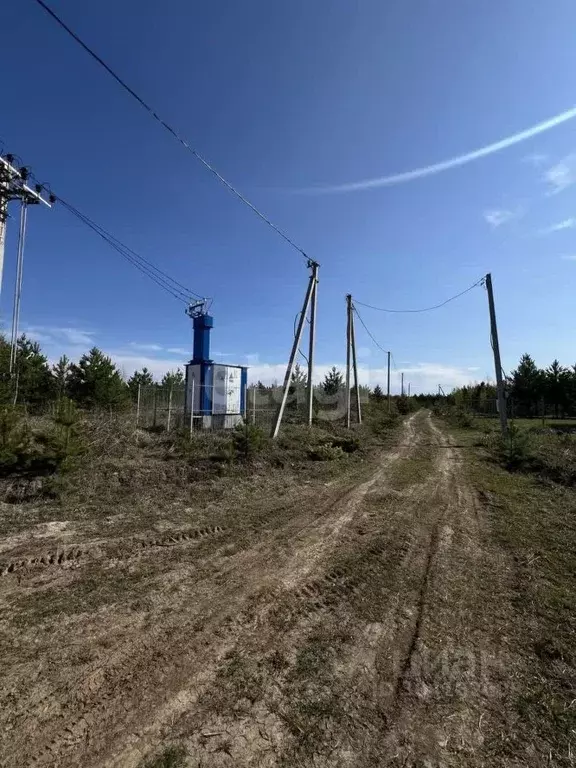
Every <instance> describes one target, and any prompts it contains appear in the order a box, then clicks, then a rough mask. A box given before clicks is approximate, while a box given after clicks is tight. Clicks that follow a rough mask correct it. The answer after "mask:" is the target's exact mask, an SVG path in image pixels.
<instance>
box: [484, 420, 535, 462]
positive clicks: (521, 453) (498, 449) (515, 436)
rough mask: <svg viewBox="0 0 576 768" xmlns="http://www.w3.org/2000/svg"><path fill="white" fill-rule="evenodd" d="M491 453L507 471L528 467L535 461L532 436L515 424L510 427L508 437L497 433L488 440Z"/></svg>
mask: <svg viewBox="0 0 576 768" xmlns="http://www.w3.org/2000/svg"><path fill="white" fill-rule="evenodd" d="M486 445H487V448H488V450H489V452H490V453H491V454H492V456H493V457H494V458H495V459H496V461H498V462H499V463H501V464H503V465H504V466H505V467H506V468H507V469H520V468H522V467H526V466H527V464H528V463H529V462H530V461H531V460H532V459H533V452H532V448H533V446H532V438H531V435H530V434H529V433H528V432H527V431H526V430H523V429H520V428H519V427H517V426H516V425H515V424H514V423H512V424H510V425H509V427H508V432H507V434H506V435H502V434H501V433H497V434H494V435H491V436H489V437H487V438H486Z"/></svg>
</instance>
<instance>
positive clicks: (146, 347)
mask: <svg viewBox="0 0 576 768" xmlns="http://www.w3.org/2000/svg"><path fill="white" fill-rule="evenodd" d="M129 346H130V347H134V349H141V350H142V351H143V352H161V351H162V347H161V346H160V344H140V343H139V342H137V341H131V342H130V344H129Z"/></svg>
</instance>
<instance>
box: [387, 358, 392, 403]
mask: <svg viewBox="0 0 576 768" xmlns="http://www.w3.org/2000/svg"><path fill="white" fill-rule="evenodd" d="M386 388H387V396H388V413H390V405H391V403H390V352H388V376H387V387H386Z"/></svg>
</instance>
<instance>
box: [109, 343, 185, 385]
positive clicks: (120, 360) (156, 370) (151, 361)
mask: <svg viewBox="0 0 576 768" xmlns="http://www.w3.org/2000/svg"><path fill="white" fill-rule="evenodd" d="M103 352H104V354H106V355H108V357H111V358H112V361H113V362H114V363H115V364H116V365H117V366H118V368H119V369H120V370H121V371H122V373H123V375H124V376H125V378H129V377H130V376H131V375H132V374H133V373H134V371H139V370H141V369H142V368H148V370H149V371H150V373H151V374H152V375H153V376H154V378H155V379H161V378H162V376H164V374H165V373H167V372H168V371H173V370H175V369H176V368H181V369H182V370H184V365H183V364H180V363H179V361H175V360H172V359H171V358H162V357H149V356H147V355H132V354H126V353H125V352H122V351H120V352H115V351H113V350H112V351H111V350H109V349H104V350H103Z"/></svg>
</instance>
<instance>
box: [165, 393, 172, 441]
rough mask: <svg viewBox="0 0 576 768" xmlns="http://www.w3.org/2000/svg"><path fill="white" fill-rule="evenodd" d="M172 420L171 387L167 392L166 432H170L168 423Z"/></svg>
mask: <svg viewBox="0 0 576 768" xmlns="http://www.w3.org/2000/svg"><path fill="white" fill-rule="evenodd" d="M171 419H172V385H170V389H169V390H168V415H167V416H166V432H170V421H171Z"/></svg>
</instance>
